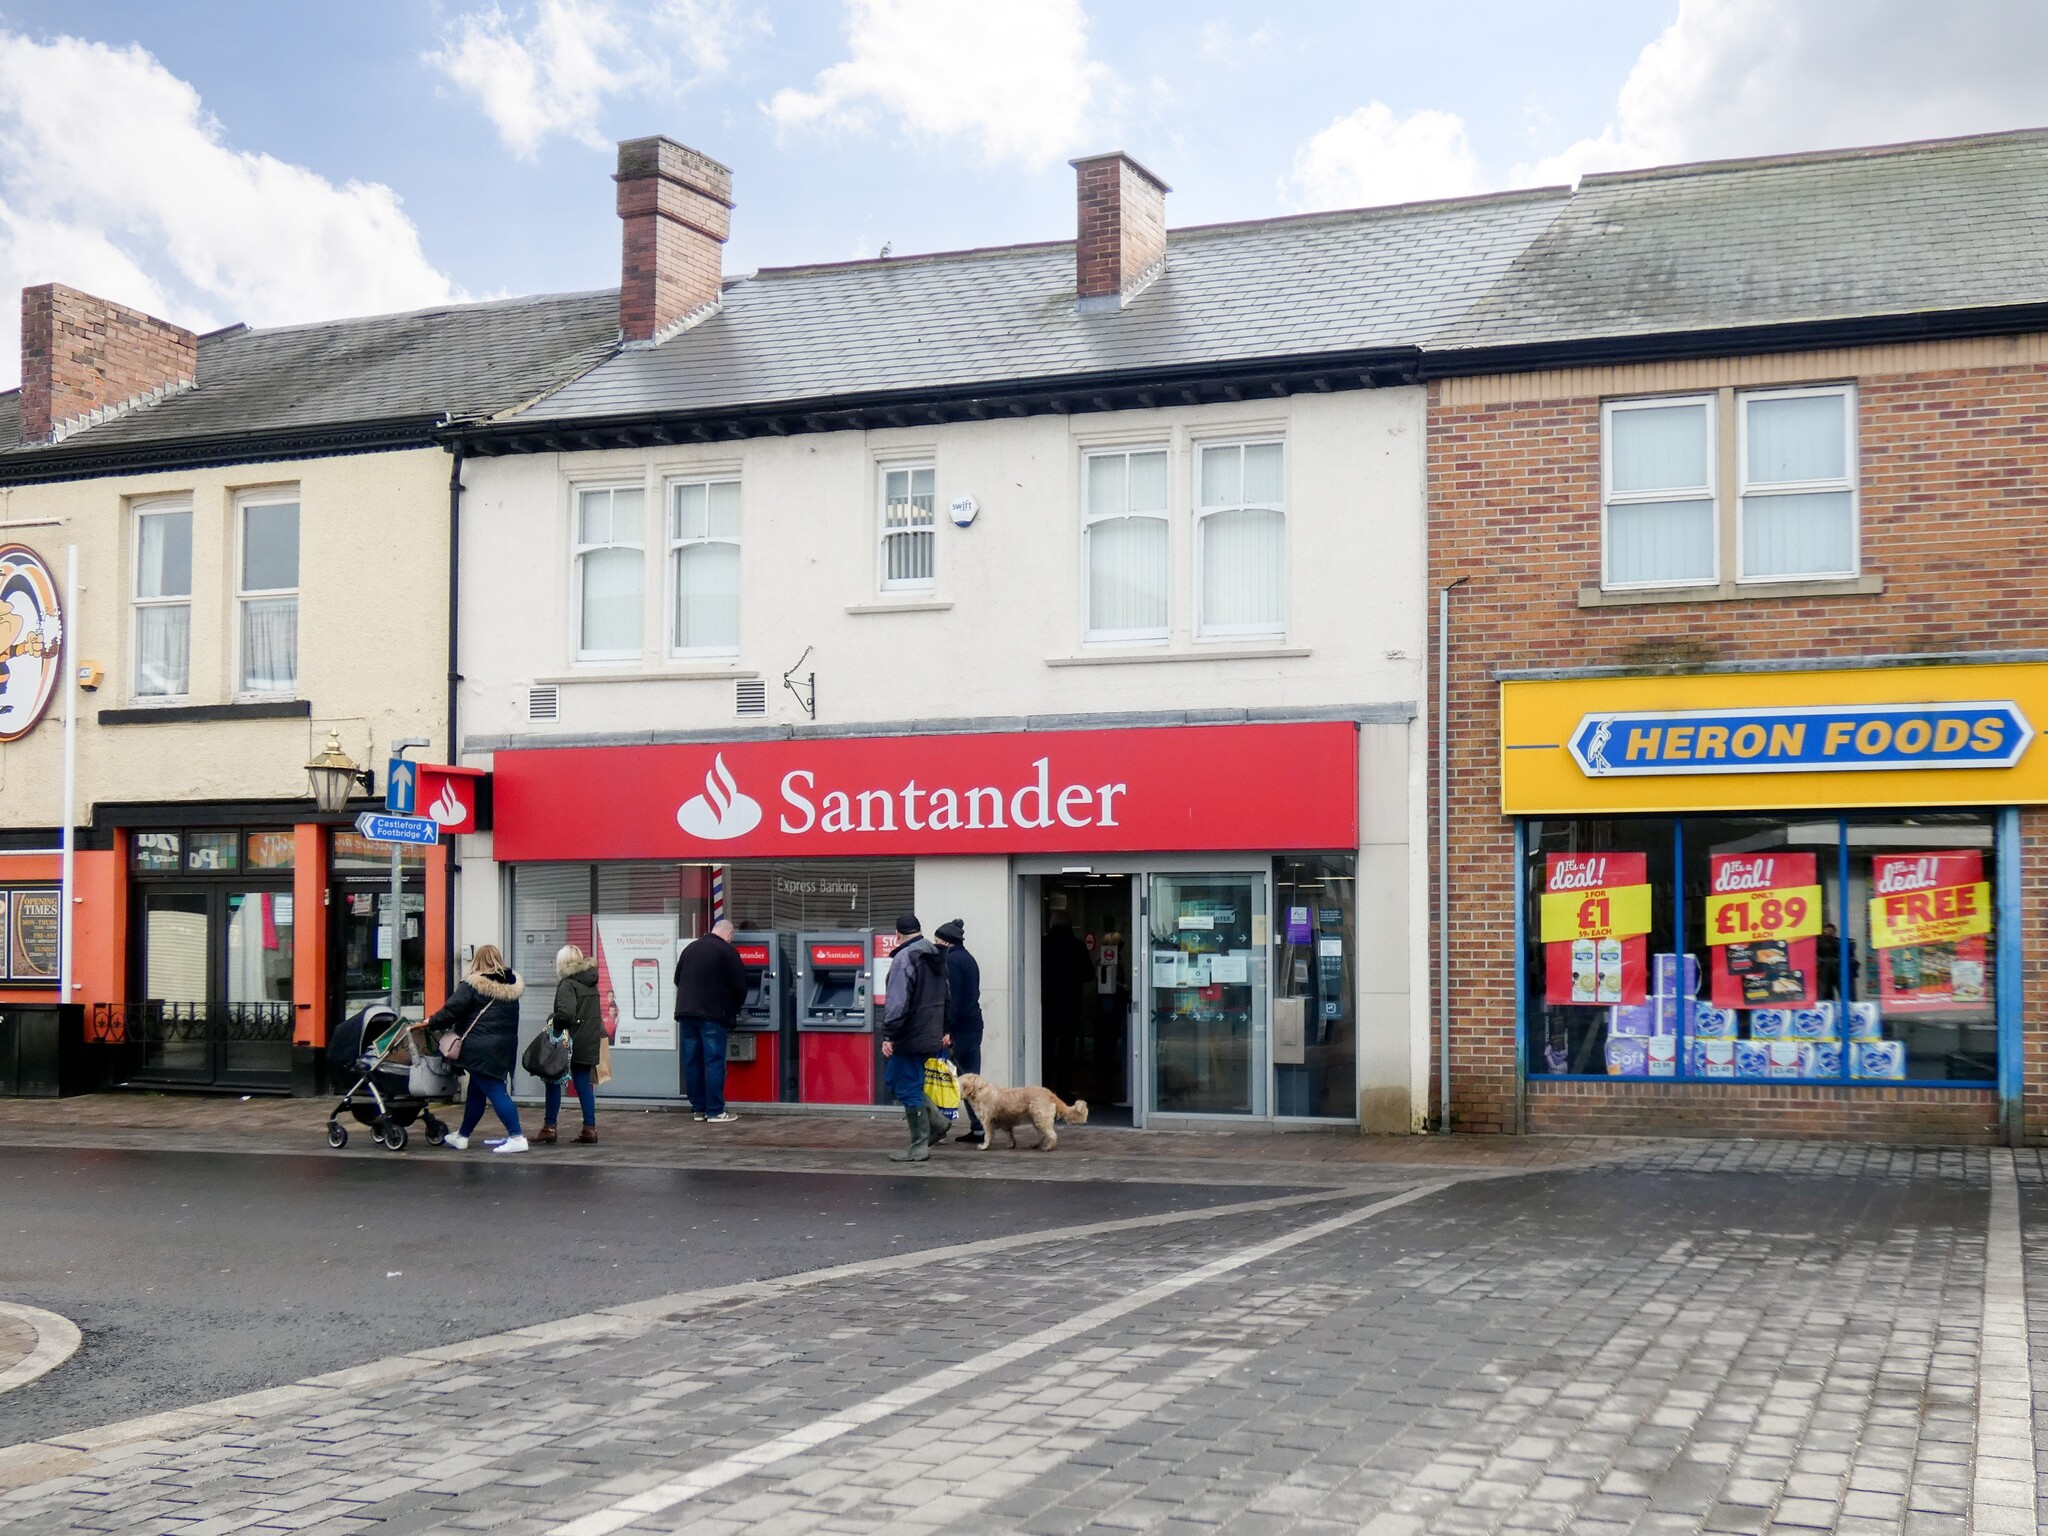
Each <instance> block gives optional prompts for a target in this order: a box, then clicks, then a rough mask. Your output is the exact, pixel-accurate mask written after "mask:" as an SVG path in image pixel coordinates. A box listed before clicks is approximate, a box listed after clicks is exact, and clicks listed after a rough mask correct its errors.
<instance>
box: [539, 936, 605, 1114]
mask: <svg viewBox="0 0 2048 1536" xmlns="http://www.w3.org/2000/svg"><path fill="white" fill-rule="evenodd" d="M555 976H556V978H557V980H556V982H555V1006H554V1011H553V1012H552V1013H550V1014H549V1015H548V1024H549V1026H550V1027H551V1028H553V1029H556V1030H563V1031H566V1032H567V1033H568V1036H569V1082H570V1083H571V1084H573V1085H574V1087H575V1089H576V1102H577V1103H578V1104H580V1105H582V1106H583V1129H582V1130H580V1131H578V1132H577V1133H576V1139H577V1140H578V1141H595V1140H597V1085H596V1084H595V1083H593V1082H592V1081H591V1078H590V1074H591V1070H592V1069H593V1068H594V1067H596V1065H597V1058H598V1053H599V1051H600V1050H602V1048H603V1046H604V1018H603V1016H602V1015H601V1014H600V1013H599V1011H598V1006H597V962H596V961H595V960H592V959H590V958H589V957H588V956H586V955H585V954H584V953H583V951H582V950H580V949H578V948H577V947H576V946H575V945H574V944H564V945H563V946H562V947H561V948H560V949H559V950H557V951H556V952H555ZM561 1112H562V1079H561V1078H559V1077H558V1078H556V1079H555V1080H554V1081H553V1082H551V1083H549V1084H548V1113H547V1124H546V1125H544V1126H542V1127H541V1131H540V1134H539V1135H538V1136H536V1137H534V1140H535V1141H553V1140H555V1139H556V1137H555V1117H556V1116H557V1115H559V1114H560V1113H561Z"/></svg>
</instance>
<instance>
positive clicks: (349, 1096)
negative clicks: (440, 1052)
mask: <svg viewBox="0 0 2048 1536" xmlns="http://www.w3.org/2000/svg"><path fill="white" fill-rule="evenodd" d="M433 1061H434V1057H433V1055H432V1053H431V1052H430V1051H429V1049H428V1045H427V1038H426V1028H425V1026H424V1025H421V1024H418V1023H407V1022H405V1021H404V1020H402V1019H400V1018H399V1017H398V1015H397V1014H395V1013H393V1012H392V1011H391V1010H390V1008H388V1007H384V1006H377V1007H370V1008H364V1009H362V1010H361V1011H359V1012H357V1013H354V1014H351V1015H350V1016H349V1017H348V1018H347V1019H346V1020H344V1021H343V1022H342V1024H341V1026H340V1028H338V1029H336V1030H335V1032H334V1038H333V1039H332V1040H330V1041H328V1043H327V1064H328V1068H329V1070H330V1071H331V1072H332V1073H333V1074H334V1080H335V1081H336V1082H344V1083H348V1084H349V1087H348V1088H347V1089H346V1090H344V1091H343V1093H342V1095H341V1097H340V1099H338V1100H337V1101H336V1102H335V1105H334V1108H333V1109H332V1110H331V1111H330V1112H329V1113H328V1116H327V1145H329V1146H330V1147H345V1146H347V1145H348V1127H347V1126H345V1125H343V1124H342V1123H341V1116H342V1112H343V1111H344V1110H346V1111H347V1112H348V1113H349V1114H351V1115H353V1116H354V1117H355V1118H356V1119H357V1120H359V1121H360V1122H362V1123H363V1124H364V1125H367V1126H368V1127H369V1128H370V1134H371V1135H373V1136H375V1137H376V1138H377V1140H378V1141H379V1142H380V1143H382V1144H383V1145H384V1146H385V1147H388V1148H389V1149H390V1150H391V1151H393V1152H403V1151H404V1150H405V1144H406V1141H407V1139H408V1137H407V1134H406V1127H407V1126H409V1125H411V1124H412V1123H413V1122H414V1121H415V1120H418V1119H419V1118H420V1117H421V1116H425V1117H426V1126H427V1141H428V1142H429V1143H430V1144H431V1145H433V1146H437V1147H438V1146H439V1145H441V1140H442V1138H443V1137H445V1136H446V1135H447V1134H448V1127H447V1124H446V1123H445V1122H443V1121H441V1120H438V1119H436V1118H435V1117H434V1112H433V1110H432V1109H430V1108H428V1098H429V1095H427V1094H423V1093H421V1092H420V1091H419V1090H420V1089H421V1088H422V1087H423V1086H425V1083H424V1079H425V1078H426V1076H427V1075H428V1072H427V1071H422V1072H421V1073H419V1074H415V1072H414V1070H413V1068H414V1066H415V1064H428V1065H429V1070H431V1065H430V1064H431V1063H432V1062H433ZM434 1075H435V1076H438V1077H440V1078H441V1081H442V1082H444V1083H447V1084H449V1085H450V1086H449V1087H448V1088H447V1089H446V1092H445V1093H442V1092H435V1093H434V1094H432V1095H431V1096H432V1097H436V1098H441V1097H452V1096H453V1093H454V1089H453V1086H452V1084H453V1082H454V1078H453V1076H452V1074H450V1075H446V1076H442V1075H441V1074H434Z"/></svg>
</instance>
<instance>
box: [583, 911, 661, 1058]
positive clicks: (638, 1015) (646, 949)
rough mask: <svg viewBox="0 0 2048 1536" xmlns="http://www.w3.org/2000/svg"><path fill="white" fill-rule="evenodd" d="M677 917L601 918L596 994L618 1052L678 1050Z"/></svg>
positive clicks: (598, 923) (614, 1046) (599, 917)
mask: <svg viewBox="0 0 2048 1536" xmlns="http://www.w3.org/2000/svg"><path fill="white" fill-rule="evenodd" d="M675 958H676V920H675V917H674V916H673V915H672V914H671V915H667V916H662V917H650V916H640V915H635V916H611V917H608V916H605V915H604V914H602V913H600V914H599V915H598V918H597V998H598V1010H599V1012H600V1013H601V1014H602V1016H603V1018H604V1028H605V1033H606V1034H608V1035H610V1036H611V1037H612V1049H613V1050H615V1051H672V1050H674V1049H675V1048H676V1021H675V1006H674V1004H675V978H674V974H673V971H674V966H675Z"/></svg>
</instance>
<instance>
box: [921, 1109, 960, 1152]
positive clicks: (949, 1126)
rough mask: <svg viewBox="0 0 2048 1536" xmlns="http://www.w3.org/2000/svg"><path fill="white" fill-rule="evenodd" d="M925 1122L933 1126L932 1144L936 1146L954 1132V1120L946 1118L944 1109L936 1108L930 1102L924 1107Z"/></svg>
mask: <svg viewBox="0 0 2048 1536" xmlns="http://www.w3.org/2000/svg"><path fill="white" fill-rule="evenodd" d="M924 1123H925V1124H926V1125H927V1126H929V1127H931V1144H932V1145H933V1146H935V1147H936V1146H938V1145H939V1144H940V1143H941V1142H943V1141H944V1140H945V1139H946V1138H947V1137H948V1136H950V1135H952V1134H953V1122H952V1121H950V1120H948V1119H947V1118H946V1116H945V1113H944V1112H943V1111H942V1110H937V1109H934V1108H932V1106H931V1105H929V1104H927V1105H925V1107H924Z"/></svg>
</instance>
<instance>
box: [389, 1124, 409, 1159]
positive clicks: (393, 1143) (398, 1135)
mask: <svg viewBox="0 0 2048 1536" xmlns="http://www.w3.org/2000/svg"><path fill="white" fill-rule="evenodd" d="M409 1139H410V1138H409V1137H408V1136H407V1135H406V1132H405V1127H404V1126H402V1125H399V1124H397V1123H395V1122H393V1123H390V1124H387V1125H386V1126H385V1127H384V1136H383V1141H384V1145H385V1146H387V1147H389V1148H390V1149H391V1150H392V1151H394V1152H403V1151H404V1150H405V1144H406V1142H407V1141H408V1140H409Z"/></svg>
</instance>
